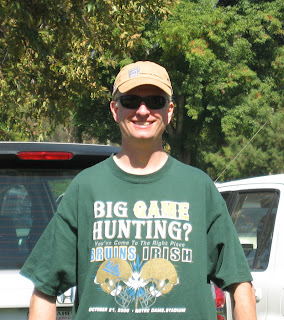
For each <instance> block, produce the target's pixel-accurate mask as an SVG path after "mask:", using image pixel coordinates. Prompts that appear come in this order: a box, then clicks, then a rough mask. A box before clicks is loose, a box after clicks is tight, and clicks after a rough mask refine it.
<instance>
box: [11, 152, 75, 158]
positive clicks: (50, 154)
mask: <svg viewBox="0 0 284 320" xmlns="http://www.w3.org/2000/svg"><path fill="white" fill-rule="evenodd" d="M17 155H18V157H19V158H20V159H22V160H70V159H72V158H73V153H71V152H63V151H60V152H55V151H22V152H19V153H18V154H17Z"/></svg>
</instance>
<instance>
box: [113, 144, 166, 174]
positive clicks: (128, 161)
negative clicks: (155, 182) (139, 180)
mask: <svg viewBox="0 0 284 320" xmlns="http://www.w3.org/2000/svg"><path fill="white" fill-rule="evenodd" d="M113 159H114V161H115V163H116V164H117V165H118V166H119V167H120V169H122V170H123V171H125V172H127V173H131V174H137V175H145V174H151V173H154V172H156V171H158V170H159V169H161V168H162V167H163V166H164V164H165V163H166V162H167V160H168V155H167V154H166V152H165V151H164V150H163V148H162V147H160V148H159V149H155V150H149V149H146V148H139V147H137V148H135V149H127V148H123V147H122V149H121V151H120V152H119V153H118V154H117V155H115V156H114V157H113Z"/></svg>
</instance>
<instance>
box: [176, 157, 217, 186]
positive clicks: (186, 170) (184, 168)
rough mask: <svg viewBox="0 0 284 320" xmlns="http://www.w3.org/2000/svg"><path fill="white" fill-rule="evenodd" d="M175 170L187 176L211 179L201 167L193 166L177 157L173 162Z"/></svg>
mask: <svg viewBox="0 0 284 320" xmlns="http://www.w3.org/2000/svg"><path fill="white" fill-rule="evenodd" d="M173 172H174V173H175V174H181V175H185V177H189V176H190V177H191V178H197V179H204V180H205V181H211V182H212V180H211V178H210V177H209V176H208V175H207V174H206V173H205V172H204V171H202V170H201V169H198V168H196V167H193V166H191V165H189V164H186V163H183V162H181V161H179V160H177V159H174V162H173Z"/></svg>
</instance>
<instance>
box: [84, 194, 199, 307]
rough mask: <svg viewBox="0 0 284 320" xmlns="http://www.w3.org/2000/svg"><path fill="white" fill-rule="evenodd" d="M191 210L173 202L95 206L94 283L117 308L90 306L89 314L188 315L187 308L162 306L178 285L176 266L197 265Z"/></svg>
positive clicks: (104, 203)
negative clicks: (193, 244) (194, 258)
mask: <svg viewBox="0 0 284 320" xmlns="http://www.w3.org/2000/svg"><path fill="white" fill-rule="evenodd" d="M189 208H190V205H189V203H188V202H174V201H169V200H164V201H157V200H150V201H149V202H146V201H142V200H138V201H136V202H135V203H133V206H130V205H129V203H127V202H124V201H117V202H113V201H106V202H104V201H96V202H95V203H94V223H93V239H92V240H93V247H92V249H91V258H90V262H91V263H95V262H96V263H98V262H99V263H100V265H99V267H98V266H97V264H95V266H96V271H95V275H94V278H95V279H94V280H93V281H94V284H95V285H97V286H98V289H100V290H101V291H103V292H105V293H106V294H108V295H110V296H112V297H113V300H114V302H115V304H116V305H117V307H116V308H105V309H104V308H103V309H100V310H99V309H98V308H101V306H100V307H98V306H92V307H90V308H89V312H127V310H129V312H134V313H138V312H140V311H141V312H145V313H146V312H150V313H154V312H157V313H184V312H186V308H184V307H183V306H180V307H177V306H173V307H169V308H162V307H159V306H160V304H161V303H162V304H163V302H164V300H163V299H162V298H161V297H166V296H167V295H168V294H169V293H170V292H171V291H172V290H174V287H175V286H176V285H178V284H179V278H178V274H177V271H176V266H177V265H178V263H192V262H193V252H192V249H191V248H190V236H191V232H192V231H193V227H192V225H191V221H190V214H189ZM97 268H98V269H97ZM158 301H160V303H158ZM170 303H174V301H170ZM119 310H120V311H119Z"/></svg>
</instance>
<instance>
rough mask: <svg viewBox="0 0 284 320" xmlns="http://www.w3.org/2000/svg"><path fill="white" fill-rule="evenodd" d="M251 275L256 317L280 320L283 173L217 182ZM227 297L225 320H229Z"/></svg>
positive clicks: (283, 311) (283, 304)
mask: <svg viewBox="0 0 284 320" xmlns="http://www.w3.org/2000/svg"><path fill="white" fill-rule="evenodd" d="M216 186H217V188H218V189H219V191H220V192H221V194H222V195H223V197H224V199H225V201H226V203H227V206H228V209H229V212H230V214H231V217H232V220H233V222H234V225H235V227H236V230H237V232H238V235H239V239H240V242H241V244H242V246H243V249H244V252H245V255H246V257H247V261H248V263H249V266H250V268H251V272H252V276H253V285H254V288H255V295H256V302H257V304H256V310H257V319H258V320H264V319H265V320H272V319H273V320H277V319H279V320H280V319H281V320H283V319H284V174H278V175H271V176H263V177H258V178H249V179H243V180H238V181H231V182H225V183H217V184H216ZM228 300H229V297H227V316H226V318H225V317H224V318H221V317H220V319H227V320H231V319H232V316H231V310H230V302H229V301H228Z"/></svg>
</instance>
